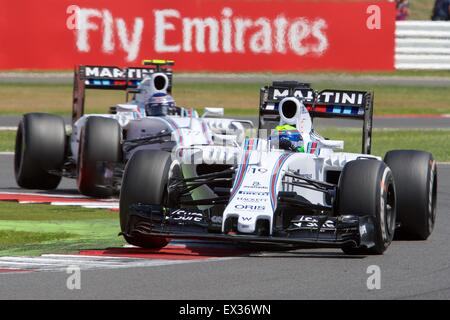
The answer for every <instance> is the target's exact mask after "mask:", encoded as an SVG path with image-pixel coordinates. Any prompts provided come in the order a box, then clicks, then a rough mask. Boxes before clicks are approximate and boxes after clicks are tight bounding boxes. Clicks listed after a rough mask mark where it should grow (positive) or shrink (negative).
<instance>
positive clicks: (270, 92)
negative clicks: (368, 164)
mask: <svg viewBox="0 0 450 320" xmlns="http://www.w3.org/2000/svg"><path fill="white" fill-rule="evenodd" d="M286 97H296V98H298V99H299V100H301V101H302V102H303V104H304V105H305V107H306V108H307V109H308V111H309V113H310V115H311V118H312V119H314V118H342V119H354V120H360V121H362V122H363V125H362V129H363V132H362V148H361V149H362V153H364V154H370V152H371V147H372V119H373V97H374V94H373V92H370V91H350V90H331V89H326V90H322V91H315V90H314V89H312V88H311V86H310V84H308V83H300V82H297V81H278V82H277V81H275V82H273V84H272V85H271V86H265V87H263V88H261V90H260V107H259V128H260V129H273V128H274V127H275V126H276V125H278V123H279V122H280V115H279V111H278V107H279V102H280V101H281V100H282V99H283V98H286Z"/></svg>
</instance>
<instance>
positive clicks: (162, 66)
mask: <svg viewBox="0 0 450 320" xmlns="http://www.w3.org/2000/svg"><path fill="white" fill-rule="evenodd" d="M143 64H144V67H136V68H134V67H133V68H131V67H130V68H120V67H115V66H92V65H79V66H76V67H75V71H74V81H73V99H72V122H75V121H76V120H78V119H79V118H80V117H81V116H83V114H84V104H85V96H86V89H100V90H124V91H127V96H128V91H129V90H130V91H132V90H133V89H135V88H137V86H138V85H139V84H140V83H141V81H142V80H143V79H144V78H145V77H146V76H148V75H150V74H152V73H156V72H161V73H164V74H165V75H166V76H167V78H168V79H169V84H168V87H167V92H168V93H171V91H172V75H173V73H172V68H171V66H173V65H174V62H173V61H170V60H144V61H143Z"/></svg>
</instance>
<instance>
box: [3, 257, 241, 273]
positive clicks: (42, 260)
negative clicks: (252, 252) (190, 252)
mask: <svg viewBox="0 0 450 320" xmlns="http://www.w3.org/2000/svg"><path fill="white" fill-rule="evenodd" d="M236 258H238V257H220V258H202V259H192V260H165V259H144V258H131V257H112V256H83V255H63V254H46V255H42V256H40V257H0V269H2V268H3V269H11V270H14V269H18V270H19V271H22V270H26V271H66V270H67V268H68V267H69V266H77V267H79V268H80V269H81V270H98V269H123V268H136V267H158V266H166V265H175V264H187V263H198V262H212V261H223V260H230V259H236ZM9 273H10V272H7V273H5V274H9ZM12 273H14V272H12ZM0 274H2V272H0Z"/></svg>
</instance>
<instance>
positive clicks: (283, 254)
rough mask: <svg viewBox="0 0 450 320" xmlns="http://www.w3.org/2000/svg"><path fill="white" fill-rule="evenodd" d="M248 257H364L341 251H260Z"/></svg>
mask: <svg viewBox="0 0 450 320" xmlns="http://www.w3.org/2000/svg"><path fill="white" fill-rule="evenodd" d="M248 257H250V258H277V259H280V258H282V259H284V258H288V259H292V258H295V259H364V258H366V256H364V255H348V254H345V253H343V252H322V251H321V252H298V251H295V252H292V251H289V252H268V251H265V252H261V253H256V254H250V255H248Z"/></svg>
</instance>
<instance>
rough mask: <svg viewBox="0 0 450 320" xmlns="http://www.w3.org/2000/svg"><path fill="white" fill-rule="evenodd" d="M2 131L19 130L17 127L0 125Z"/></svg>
mask: <svg viewBox="0 0 450 320" xmlns="http://www.w3.org/2000/svg"><path fill="white" fill-rule="evenodd" d="M0 131H17V127H4V126H3V127H0Z"/></svg>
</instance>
